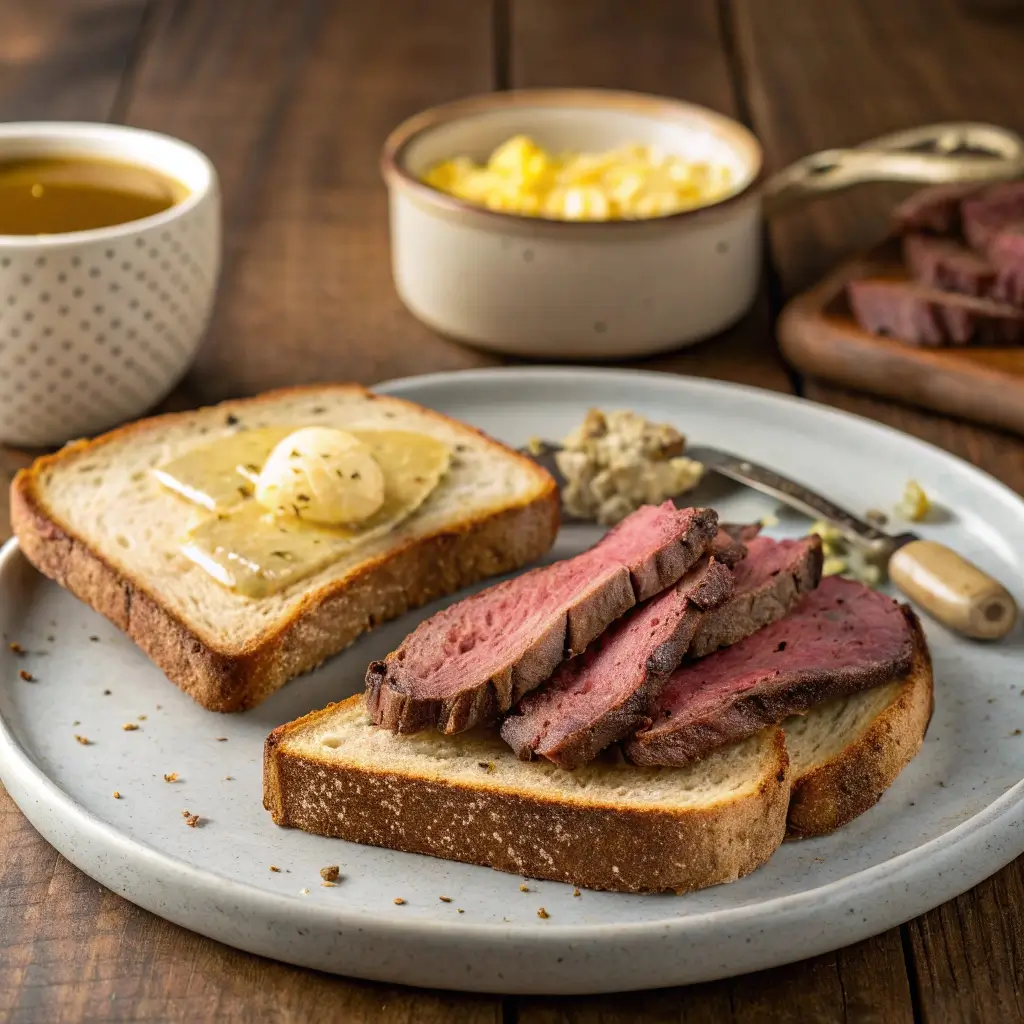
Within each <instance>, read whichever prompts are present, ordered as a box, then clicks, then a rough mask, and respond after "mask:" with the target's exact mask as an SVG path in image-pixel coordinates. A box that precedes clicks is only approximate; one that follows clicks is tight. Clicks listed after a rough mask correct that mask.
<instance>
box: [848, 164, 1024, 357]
mask: <svg viewBox="0 0 1024 1024" xmlns="http://www.w3.org/2000/svg"><path fill="white" fill-rule="evenodd" d="M895 226H896V229H897V231H898V232H899V233H900V235H901V236H902V245H903V265H904V270H905V274H890V275H885V276H876V277H866V278H860V279H859V280H854V281H850V282H849V284H848V285H847V296H848V299H849V302H850V308H851V309H852V311H853V314H854V316H855V317H856V319H857V322H858V323H859V324H860V325H861V326H862V327H863V328H865V330H868V331H871V332H872V333H874V334H886V335H889V336H891V337H894V338H898V339H899V340H901V341H905V342H908V343H909V344H913V345H931V346H934V345H966V344H976V345H1016V344H1022V343H1024V182H1005V183H1002V184H998V185H988V186H983V185H939V186H936V187H934V188H928V189H924V190H923V191H921V192H918V193H916V194H915V195H913V196H911V197H910V198H909V199H908V200H907V201H906V202H904V203H903V204H902V205H901V206H899V207H898V208H897V210H896V214H895Z"/></svg>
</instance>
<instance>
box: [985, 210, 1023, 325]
mask: <svg viewBox="0 0 1024 1024" xmlns="http://www.w3.org/2000/svg"><path fill="white" fill-rule="evenodd" d="M988 254H989V259H991V261H992V263H993V265H994V266H995V268H996V271H997V273H998V277H997V279H996V283H995V287H994V289H993V292H992V297H993V298H996V299H1000V300H1001V301H1003V302H1009V303H1010V304H1011V305H1014V306H1018V307H1024V220H1019V221H1016V222H1015V223H1013V224H1008V225H1006V227H1004V228H1001V229H1000V230H999V231H998V232H997V233H996V235H995V237H994V238H993V239H992V241H991V242H990V243H989V246H988Z"/></svg>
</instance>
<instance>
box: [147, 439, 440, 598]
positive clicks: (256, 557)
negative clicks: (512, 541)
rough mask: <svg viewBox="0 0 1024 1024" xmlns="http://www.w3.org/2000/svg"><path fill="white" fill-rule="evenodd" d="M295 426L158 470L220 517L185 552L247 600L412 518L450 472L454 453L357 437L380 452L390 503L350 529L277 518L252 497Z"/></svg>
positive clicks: (191, 535)
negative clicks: (266, 465) (257, 482)
mask: <svg viewBox="0 0 1024 1024" xmlns="http://www.w3.org/2000/svg"><path fill="white" fill-rule="evenodd" d="M295 429H296V428H295V427H263V428H259V429H255V430H246V431H241V432H239V433H238V434H234V435H232V436H230V437H225V438H221V439H219V440H217V441H214V442H211V443H210V444H206V445H202V446H200V447H198V448H194V449H192V450H191V451H189V452H186V453H185V454H183V455H180V456H178V457H177V458H175V459H173V460H170V461H168V462H166V463H164V464H163V465H162V466H159V467H157V469H155V470H154V475H155V476H156V477H157V479H158V480H160V482H161V483H162V484H164V486H166V487H168V488H169V489H171V490H172V491H175V492H176V493H177V494H179V495H180V496H181V497H183V498H186V499H187V500H189V501H191V502H193V503H195V504H197V505H201V506H202V507H203V508H206V509H209V510H211V512H212V513H213V514H212V515H210V516H208V517H207V518H205V519H204V520H203V521H202V522H200V523H198V524H197V525H195V526H193V527H192V528H191V529H190V530H189V531H188V534H187V535H186V537H185V539H184V541H183V543H182V545H181V550H182V552H183V553H184V554H185V555H186V556H187V557H188V558H190V559H191V560H192V561H193V562H195V563H196V564H197V565H200V566H202V568H203V569H205V570H206V572H208V573H209V574H210V575H211V576H212V577H213V578H214V579H216V580H217V581H218V582H220V583H222V584H223V585H224V586H226V587H230V588H231V589H232V590H236V591H237V592H238V593H240V594H244V595H245V596H246V597H265V596H267V595H269V594H274V593H277V592H278V591H280V590H283V589H285V588H286V587H288V586H290V585H291V584H292V583H295V582H297V581H299V580H302V579H305V578H306V577H308V576H312V575H313V574H314V573H316V572H319V571H320V570H321V569H323V568H324V567H326V566H328V565H330V564H331V563H332V562H335V561H337V560H338V559H339V558H342V557H344V556H345V555H346V554H347V553H348V552H350V551H351V550H352V549H353V548H354V547H356V546H358V545H360V544H365V543H367V542H368V541H370V540H373V539H375V538H377V537H381V536H383V535H384V534H386V533H388V532H389V531H391V530H393V529H394V528H395V527H396V526H398V525H399V524H400V523H402V522H403V521H404V520H406V519H408V518H409V516H411V515H412V514H413V513H414V512H415V511H416V510H417V509H418V508H419V507H420V506H421V505H422V504H423V502H424V501H426V499H427V498H428V497H429V495H430V494H431V492H432V491H433V490H434V489H435V488H436V487H437V485H438V484H439V483H440V482H441V479H442V478H443V477H444V475H445V473H446V472H447V471H448V466H449V463H450V460H451V452H450V450H449V448H448V446H447V445H445V444H444V443H442V442H441V441H438V440H437V439H436V438H433V437H430V436H428V435H426V434H417V433H413V432H411V431H405V430H358V429H357V430H348V431H346V432H347V433H350V434H352V435H354V436H355V437H357V438H358V439H359V440H360V441H362V442H363V443H364V444H365V445H367V447H368V448H369V449H370V453H371V454H372V455H373V457H374V459H375V460H376V461H377V463H378V465H379V466H380V468H381V470H382V471H383V474H384V481H385V484H384V504H383V505H382V506H381V508H380V509H379V510H378V511H377V512H375V513H374V514H373V515H372V516H370V517H369V518H368V519H366V520H364V521H363V522H360V523H353V524H348V525H345V526H324V525H322V524H319V523H311V522H306V521H304V520H303V519H302V516H301V511H300V514H299V515H275V514H274V513H272V512H268V511H267V510H266V509H265V508H264V507H263V506H262V505H260V504H259V503H258V502H256V501H255V500H254V499H253V498H252V493H253V484H254V483H255V480H256V478H257V477H258V475H259V471H260V469H261V467H262V466H263V463H264V462H265V461H266V459H267V456H268V455H269V454H270V452H271V451H272V450H273V448H274V447H275V446H276V445H277V444H278V443H279V442H280V441H281V440H283V439H284V438H285V437H287V436H288V435H289V434H290V433H292V432H293V431H294V430H295Z"/></svg>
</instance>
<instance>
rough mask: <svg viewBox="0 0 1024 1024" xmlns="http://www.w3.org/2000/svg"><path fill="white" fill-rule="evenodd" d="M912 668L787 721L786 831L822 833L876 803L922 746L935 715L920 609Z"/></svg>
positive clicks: (912, 621) (913, 624) (805, 834)
mask: <svg viewBox="0 0 1024 1024" xmlns="http://www.w3.org/2000/svg"><path fill="white" fill-rule="evenodd" d="M908 621H909V622H910V624H911V630H912V633H913V637H914V660H913V663H912V666H911V669H910V671H909V672H908V673H907V675H905V676H904V677H903V678H901V679H894V680H892V681H891V682H888V683H884V684H883V685H882V686H876V687H874V688H873V689H870V690H865V691H863V692H861V693H856V694H854V695H853V696H849V697H836V698H833V699H832V700H827V701H825V702H824V703H822V704H819V705H818V706H817V707H814V708H812V709H811V710H810V711H809V712H808V713H807V714H806V715H802V716H799V715H795V716H793V717H792V718H789V719H787V720H786V721H785V722H783V724H782V727H783V730H784V731H785V734H786V749H787V751H788V752H789V759H790V765H791V767H792V778H793V793H792V796H791V798H790V804H789V819H788V828H787V833H788V835H789V836H791V837H793V838H796V837H810V836H820V835H824V834H825V833H827V832H831V831H832V830H833V829H837V828H839V827H840V826H842V825H845V824H847V822H850V821H852V820H853V819H854V818H856V817H857V816H858V815H860V814H863V813H864V812H865V811H867V810H869V809H870V808H872V807H873V806H874V805H875V804H876V803H877V802H878V800H879V798H880V797H881V796H882V794H883V793H884V792H885V791H886V790H887V789H888V788H889V787H890V786H891V785H892V784H893V782H894V781H895V779H896V776H897V775H899V773H900V772H901V771H902V770H903V769H904V768H905V767H906V766H907V765H908V764H909V763H910V761H911V759H912V758H913V757H914V755H915V754H916V753H917V752H918V750H920V749H921V744H922V742H923V741H924V734H925V732H926V730H927V729H928V723H929V721H930V720H931V716H932V707H933V704H934V698H933V682H932V665H931V657H930V656H929V654H928V647H927V644H926V643H925V639H924V634H923V633H922V632H921V626H920V623H919V622H918V621H917V617H916V616H914V615H913V613H911V614H910V615H908Z"/></svg>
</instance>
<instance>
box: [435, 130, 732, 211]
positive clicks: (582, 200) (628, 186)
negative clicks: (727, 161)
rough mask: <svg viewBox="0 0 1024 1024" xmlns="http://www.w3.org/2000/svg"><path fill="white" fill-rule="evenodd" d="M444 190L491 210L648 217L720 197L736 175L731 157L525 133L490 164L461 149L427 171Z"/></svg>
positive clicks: (500, 148)
mask: <svg viewBox="0 0 1024 1024" xmlns="http://www.w3.org/2000/svg"><path fill="white" fill-rule="evenodd" d="M423 180H424V181H425V182H426V183H427V184H428V185H431V186H433V187H434V188H436V189H438V190H439V191H441V192H447V193H448V194H449V195H453V196H457V197H458V198H459V199H464V200H466V201H467V202H471V203H475V204H477V205H479V206H485V207H487V208H488V209H491V210H499V211H503V212H506V213H516V214H522V215H526V216H531V217H544V218H547V219H549V220H577V221H580V220H586V221H607V220H643V219H648V218H651V217H663V216H666V215H668V214H672V213H679V212H681V211H683V210H691V209H694V208H696V207H699V206H707V205H708V204H710V203H714V202H717V201H718V200H719V199H722V198H724V197H725V196H726V195H728V194H729V193H731V192H732V191H733V190H734V188H735V181H734V178H733V174H732V171H731V169H730V168H728V167H726V166H725V165H723V164H713V163H707V162H704V161H696V160H688V159H686V158H685V157H682V156H678V155H675V154H672V153H665V152H663V151H661V150H660V149H658V147H656V146H644V145H639V144H633V145H626V146H622V147H620V148H618V149H613V150H609V151H607V152H604V153H562V154H553V153H549V152H548V151H547V150H545V149H543V148H541V147H540V146H539V145H537V143H536V142H534V141H533V139H530V138H528V137H526V136H525V135H516V136H513V137H512V138H510V139H508V140H507V141H506V142H503V143H502V144H501V145H500V146H498V148H497V149H495V150H494V152H493V153H491V155H490V157H489V158H488V160H487V162H486V163H485V164H478V163H475V162H474V161H473V160H472V159H470V158H469V157H467V156H457V157H455V158H453V159H451V160H445V161H443V162H441V163H439V164H436V165H435V166H433V167H431V168H430V169H429V170H428V171H427V173H426V174H425V175H424V179H423Z"/></svg>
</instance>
